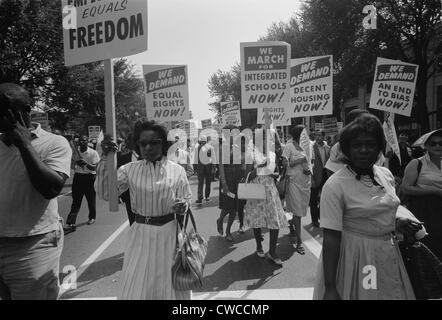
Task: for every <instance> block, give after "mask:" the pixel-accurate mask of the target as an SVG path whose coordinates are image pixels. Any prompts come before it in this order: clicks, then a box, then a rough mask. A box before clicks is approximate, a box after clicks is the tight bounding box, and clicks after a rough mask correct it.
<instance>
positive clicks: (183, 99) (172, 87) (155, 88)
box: [143, 65, 189, 122]
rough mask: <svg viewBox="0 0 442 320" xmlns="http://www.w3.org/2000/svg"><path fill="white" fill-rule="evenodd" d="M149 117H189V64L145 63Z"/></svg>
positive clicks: (159, 119)
mask: <svg viewBox="0 0 442 320" xmlns="http://www.w3.org/2000/svg"><path fill="white" fill-rule="evenodd" d="M143 75H144V81H145V91H144V92H145V97H146V114H147V118H149V119H152V120H156V121H160V122H161V121H177V120H187V119H189V91H188V82H187V66H169V65H167V66H166V65H143Z"/></svg>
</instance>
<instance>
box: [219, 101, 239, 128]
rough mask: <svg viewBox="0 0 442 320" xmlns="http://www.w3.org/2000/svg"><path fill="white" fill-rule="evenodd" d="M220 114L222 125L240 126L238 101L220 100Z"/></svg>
mask: <svg viewBox="0 0 442 320" xmlns="http://www.w3.org/2000/svg"><path fill="white" fill-rule="evenodd" d="M221 116H222V125H223V126H235V127H239V126H241V109H240V107H239V101H229V102H221Z"/></svg>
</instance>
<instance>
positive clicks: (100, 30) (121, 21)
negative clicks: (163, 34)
mask: <svg viewBox="0 0 442 320" xmlns="http://www.w3.org/2000/svg"><path fill="white" fill-rule="evenodd" d="M66 9H68V10H66ZM62 10H63V39H64V57H65V65H66V66H72V65H77V64H82V63H88V62H94V61H99V60H106V59H111V58H118V57H124V56H130V55H133V54H137V53H140V52H144V51H146V50H147V1H138V0H123V1H112V0H101V1H76V0H62ZM66 13H67V14H66ZM67 22H70V23H67Z"/></svg>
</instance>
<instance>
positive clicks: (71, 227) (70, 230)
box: [63, 224, 77, 234]
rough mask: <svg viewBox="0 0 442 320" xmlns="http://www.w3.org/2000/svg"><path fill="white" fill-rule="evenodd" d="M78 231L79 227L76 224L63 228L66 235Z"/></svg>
mask: <svg viewBox="0 0 442 320" xmlns="http://www.w3.org/2000/svg"><path fill="white" fill-rule="evenodd" d="M76 230H77V226H76V225H75V224H68V225H66V226H65V227H64V228H63V231H64V233H65V234H68V233H71V232H74V231H76Z"/></svg>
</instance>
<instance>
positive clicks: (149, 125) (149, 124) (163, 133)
mask: <svg viewBox="0 0 442 320" xmlns="http://www.w3.org/2000/svg"><path fill="white" fill-rule="evenodd" d="M144 131H154V132H156V133H157V134H158V135H159V137H160V139H161V142H162V154H163V156H167V150H168V149H169V143H168V141H167V129H166V128H165V127H164V126H162V125H160V124H158V123H157V122H155V121H154V120H147V119H145V118H144V119H140V120H138V121H137V122H136V123H135V126H134V134H133V139H134V142H135V145H136V146H137V147H138V141H139V140H140V135H141V133H142V132H144ZM137 151H139V149H138V148H137Z"/></svg>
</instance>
